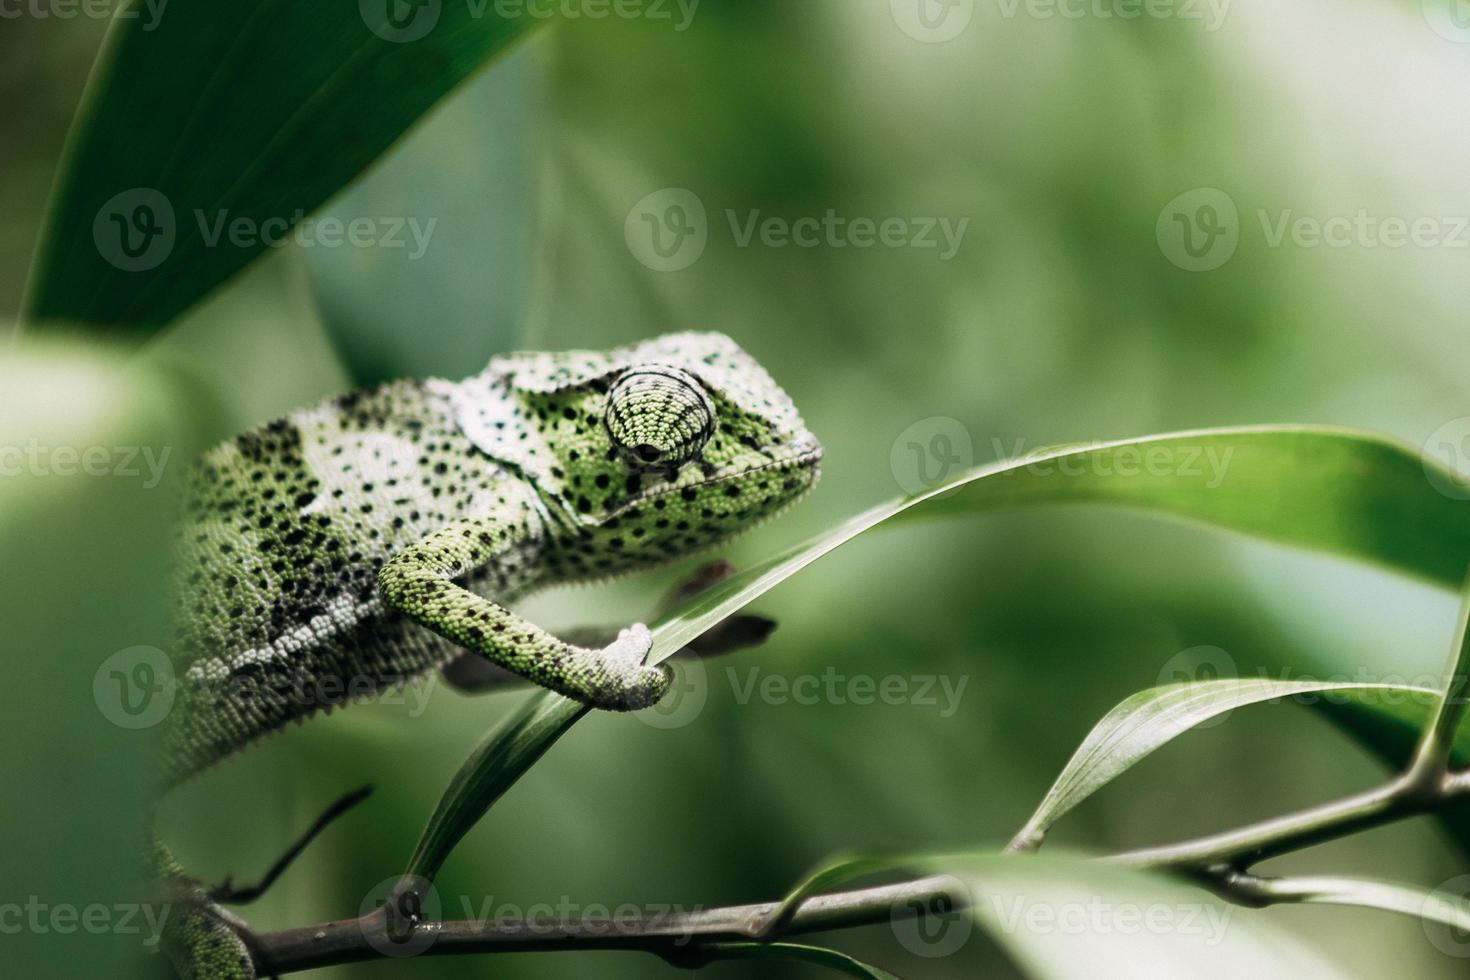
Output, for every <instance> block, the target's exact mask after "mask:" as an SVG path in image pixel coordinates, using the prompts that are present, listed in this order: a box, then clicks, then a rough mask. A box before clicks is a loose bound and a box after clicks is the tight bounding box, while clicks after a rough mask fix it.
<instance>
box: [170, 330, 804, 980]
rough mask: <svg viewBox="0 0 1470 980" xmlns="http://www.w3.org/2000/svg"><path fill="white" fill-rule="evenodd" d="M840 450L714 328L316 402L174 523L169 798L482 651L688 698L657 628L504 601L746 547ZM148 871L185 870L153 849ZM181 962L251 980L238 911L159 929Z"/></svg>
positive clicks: (556, 678)
mask: <svg viewBox="0 0 1470 980" xmlns="http://www.w3.org/2000/svg"><path fill="white" fill-rule="evenodd" d="M821 458H822V448H821V444H820V443H819V442H818V440H817V438H816V437H815V436H814V435H812V433H811V432H809V431H808V430H807V428H806V426H805V425H804V423H803V422H802V419H801V416H800V414H799V413H798V411H797V409H796V407H795V405H794V404H793V402H792V400H791V398H790V397H789V396H788V395H787V394H786V393H785V392H784V391H783V390H782V389H781V388H780V387H779V386H777V384H776V383H775V382H774V381H773V380H772V379H771V377H770V375H769V374H768V373H767V372H766V371H765V369H764V368H762V367H761V366H760V365H759V364H758V363H757V362H756V361H755V359H754V358H752V357H751V356H750V355H749V354H747V353H745V352H744V351H743V350H742V349H741V348H740V347H739V346H737V345H736V344H735V342H734V341H732V340H730V339H729V338H728V337H726V336H724V335H722V334H718V333H695V332H687V333H677V334H670V335H666V336H663V337H658V338H655V339H652V340H648V341H643V342H640V343H635V344H631V345H628V346H625V347H620V348H617V349H615V350H611V351H606V352H594V351H567V352H557V353H539V352H518V353H511V354H505V355H500V356H496V357H494V358H492V359H491V360H490V363H489V365H488V366H487V367H486V368H485V370H483V371H482V372H480V373H479V374H476V375H473V376H471V377H469V378H466V379H464V380H462V381H447V380H443V379H437V378H432V379H411V380H403V381H396V382H390V383H388V384H385V385H383V386H381V387H378V388H376V389H373V390H366V391H356V392H351V393H348V394H344V395H341V396H339V397H335V398H331V399H328V400H325V401H322V402H320V403H318V404H316V405H314V406H311V407H308V408H304V409H301V410H299V411H296V412H294V413H292V414H290V415H288V416H286V417H285V418H282V419H278V420H276V421H273V422H269V423H267V424H265V425H262V426H259V427H257V428H254V429H252V430H250V431H248V432H245V433H243V434H241V435H239V436H237V437H235V438H234V439H231V440H229V441H226V442H225V443H223V444H221V445H219V446H217V447H215V448H214V449H212V450H210V451H209V452H207V453H206V454H204V456H203V457H202V458H201V459H200V460H199V461H198V462H197V463H196V464H195V466H194V467H193V469H192V470H191V473H190V476H189V477H188V479H187V481H186V486H185V491H184V505H183V512H182V516H181V520H180V521H179V524H178V528H179V530H178V535H179V539H178V542H177V546H178V555H179V559H178V561H177V568H178V573H177V574H178V582H177V584H176V589H175V591H176V595H177V606H178V608H177V615H176V619H177V627H176V630H175V633H176V643H177V648H178V650H179V660H178V662H177V664H176V673H177V676H178V678H179V683H178V686H177V694H176V700H175V705H174V708H173V710H172V711H171V712H170V715H169V717H168V719H167V721H166V723H165V728H164V731H163V735H162V740H161V750H160V772H159V783H160V790H161V791H166V790H167V789H168V788H170V787H172V786H174V785H176V784H178V783H179V782H181V781H183V780H186V779H188V778H189V777H191V776H193V775H194V774H196V773H198V772H200V771H202V770H204V769H206V768H208V767H210V766H211V765H213V764H214V763H216V762H218V761H219V760H221V759H223V758H225V757H227V756H229V755H231V754H232V753H234V752H236V751H239V750H240V749H242V748H244V747H246V746H247V745H249V744H251V743H253V742H255V741H257V740H258V739H260V738H262V737H264V736H266V735H268V734H270V733H272V732H275V731H278V730H280V729H281V728H283V727H285V726H286V725H288V724H289V723H291V722H293V721H302V720H304V719H305V718H307V717H310V716H312V715H314V714H317V713H318V712H320V711H323V710H331V709H332V708H333V707H336V706H338V705H340V704H346V703H350V702H352V701H356V700H362V699H364V698H366V697H369V696H371V695H373V694H376V693H378V692H381V691H383V690H384V689H386V688H389V687H391V686H396V685H401V684H404V683H408V682H412V681H414V680H417V679H419V678H422V677H423V676H425V675H426V674H427V673H429V672H431V671H433V670H435V669H436V668H443V667H445V666H446V665H451V664H452V662H454V661H456V660H457V659H460V658H465V657H469V658H476V659H481V660H483V661H485V662H488V663H490V664H494V665H497V666H498V667H500V668H504V670H506V671H509V672H510V673H512V674H514V675H518V676H519V677H521V678H523V679H525V680H527V681H530V682H532V683H533V684H536V685H540V686H541V687H544V688H547V689H550V690H552V691H555V692H557V693H559V694H562V695H565V696H566V697H569V698H572V699H574V700H577V701H579V702H581V703H583V704H586V705H590V706H592V707H594V708H600V709H607V710H612V711H636V710H638V709H641V708H645V707H648V706H650V705H653V704H655V703H657V702H658V701H659V700H660V699H661V698H662V697H663V695H664V694H665V693H666V692H667V691H668V689H669V686H670V684H671V681H672V672H671V669H670V667H669V666H668V665H667V664H659V665H650V664H647V663H645V660H646V658H647V654H648V652H649V649H650V647H651V644H652V634H651V633H650V631H649V630H648V628H647V627H646V626H644V625H643V624H641V623H640V624H633V625H632V626H629V627H627V628H625V629H623V630H622V631H621V632H620V633H618V635H617V636H616V638H614V639H613V640H612V641H611V642H610V643H607V644H605V645H602V646H600V647H595V646H582V645H576V644H574V643H571V642H568V641H567V640H565V639H562V638H558V637H557V636H554V635H552V634H551V633H550V632H548V631H546V630H544V629H542V628H541V627H539V626H537V625H536V624H534V623H532V622H529V621H528V620H526V619H524V618H522V617H520V616H518V615H517V614H516V613H515V612H513V611H512V610H511V608H510V604H511V603H513V602H515V601H516V600H518V599H520V598H523V597H525V596H526V595H528V594H530V593H532V592H534V591H536V590H538V589H543V588H546V587H548V586H553V585H564V584H571V583H581V582H595V581H598V580H602V579H606V578H610V577H613V576H616V575H619V574H623V573H627V572H632V571H636V570H640V569H646V568H652V567H655V566H658V565H661V564H665V563H668V562H670V561H672V560H675V559H679V558H682V557H685V556H687V555H689V554H691V553H693V552H697V551H700V550H703V549H705V548H708V547H711V546H713V545H716V544H718V543H720V542H723V541H726V540H728V539H729V538H731V537H732V536H734V535H736V534H737V533H739V532H741V531H744V530H746V529H748V528H750V527H752V526H754V525H755V524H757V523H759V522H762V521H764V520H766V519H768V518H770V517H773V516H775V515H776V514H777V513H779V512H781V511H783V510H784V509H786V508H787V507H788V506H790V505H791V504H793V503H794V502H795V501H797V500H798V499H799V498H800V497H802V496H803V495H804V494H805V493H806V492H807V491H808V490H810V489H811V487H812V486H813V485H814V484H815V483H816V481H817V479H818V476H819V473H820V463H821ZM153 867H154V874H155V875H156V876H158V877H163V878H169V879H178V880H183V879H182V872H181V869H179V868H178V866H177V865H176V864H175V863H174V862H173V859H172V858H171V856H169V854H168V852H167V849H166V848H164V847H163V845H162V844H159V843H156V842H155V857H154V862H153ZM165 940H166V941H165V946H166V948H168V950H169V953H170V956H171V958H172V959H173V960H174V963H175V967H176V969H178V970H179V972H180V973H181V975H183V976H185V977H199V978H208V980H227V978H236V977H240V978H248V977H251V976H253V975H254V973H253V969H252V968H251V965H250V964H251V961H250V956H249V953H248V948H247V946H246V944H245V941H244V939H243V938H242V937H241V935H240V930H239V929H238V928H237V927H236V923H234V921H233V917H232V916H230V915H229V913H226V912H224V911H223V910H221V909H218V908H217V907H215V906H211V905H209V904H207V903H200V904H199V905H197V906H196V907H194V908H193V909H191V910H190V911H188V912H187V913H186V915H185V916H184V917H183V919H182V921H181V922H180V923H179V924H178V925H177V928H176V929H175V930H173V934H172V935H171V936H169V935H166V936H165Z"/></svg>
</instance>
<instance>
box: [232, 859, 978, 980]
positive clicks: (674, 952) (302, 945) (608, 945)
mask: <svg viewBox="0 0 1470 980" xmlns="http://www.w3.org/2000/svg"><path fill="white" fill-rule="evenodd" d="M945 899H949V901H944V900H945ZM778 904H779V903H777V902H763V903H761V904H758V905H735V906H727V907H724V908H715V909H702V910H698V911H694V912H680V913H671V914H668V915H657V916H639V917H637V918H632V917H629V918H620V919H618V920H616V921H606V920H601V921H598V922H585V921H584V922H580V923H577V922H567V921H558V922H555V923H551V922H546V921H537V920H535V919H527V918H524V917H517V918H506V919H487V920H482V921H472V920H461V921H452V922H433V921H430V922H425V923H423V924H422V925H420V926H419V927H418V929H417V930H415V932H414V937H413V940H412V942H413V944H414V948H415V949H419V947H422V949H421V955H426V956H446V955H456V954H460V955H462V954H468V953H512V952H533V951H542V952H545V951H568V950H589V949H615V950H638V951H643V952H647V953H653V954H655V955H657V956H661V957H663V958H665V959H668V960H670V961H672V962H676V963H681V964H683V963H689V962H698V960H699V959H700V955H701V953H700V950H701V947H704V946H708V945H710V944H714V943H727V942H742V941H746V942H748V941H750V940H752V939H754V938H755V937H756V936H757V935H758V933H759V931H760V929H761V926H762V924H763V923H764V922H765V921H766V920H767V918H768V917H769V916H770V915H771V913H772V912H774V911H775V909H776V908H777V907H778ZM962 904H963V900H962V896H956V894H955V887H954V879H953V878H950V877H948V876H945V875H933V876H928V877H924V878H918V879H915V880H912V881H904V882H899V883H896V884H892V885H882V886H878V887H873V888H862V889H855V890H849V891H843V892H836V893H833V894H830V895H818V896H814V897H813V898H811V899H809V900H808V901H806V902H805V903H803V904H802V906H801V908H800V909H798V910H797V912H796V913H795V914H794V915H793V916H792V917H791V919H790V921H789V922H788V923H787V925H786V928H785V929H783V930H782V935H798V934H802V933H810V932H820V931H824V930H828V929H845V928H851V927H853V926H863V925H873V924H875V923H882V922H890V921H893V920H895V919H905V918H913V917H915V916H920V915H925V914H927V913H928V911H929V910H930V909H931V908H941V907H942V908H943V909H944V910H945V911H946V912H948V911H950V910H953V909H955V908H958V907H962ZM386 918H387V917H386V915H385V914H384V913H383V911H382V910H381V909H380V910H378V911H376V912H373V913H370V914H368V915H366V916H363V917H361V918H358V919H343V920H341V921H338V922H328V923H323V924H320V925H314V926H303V927H301V928H296V929H285V930H282V931H280V932H271V933H264V934H261V935H258V936H256V937H255V951H256V969H257V971H258V972H260V973H261V974H262V975H264V974H272V973H274V974H286V973H296V972H299V971H301V970H310V969H316V968H320V967H324V966H332V965H336V964H341V963H357V962H361V961H363V960H370V959H382V958H388V957H390V956H391V955H392V950H393V945H392V943H391V941H390V940H389V939H388V936H387V932H386ZM385 951H386V952H385Z"/></svg>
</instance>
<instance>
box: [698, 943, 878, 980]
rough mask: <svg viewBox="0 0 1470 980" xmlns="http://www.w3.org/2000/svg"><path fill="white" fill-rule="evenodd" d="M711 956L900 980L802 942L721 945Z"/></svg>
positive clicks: (867, 979)
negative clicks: (788, 962) (780, 962)
mask: <svg viewBox="0 0 1470 980" xmlns="http://www.w3.org/2000/svg"><path fill="white" fill-rule="evenodd" d="M710 954H711V955H713V956H716V957H719V958H721V959H759V958H763V957H770V958H772V959H787V960H798V961H801V962H804V963H814V964H816V965H817V966H825V967H827V968H828V969H830V970H835V971H836V972H838V973H845V974H847V975H848V976H850V977H858V978H859V980H899V978H898V977H896V976H895V975H893V974H892V973H889V972H888V971H887V970H880V969H878V968H877V967H876V966H870V965H868V964H867V963H862V962H860V961H858V960H855V959H853V958H852V957H851V956H848V955H847V954H846V953H839V952H838V951H837V950H835V949H824V948H823V947H821V946H806V945H802V944H799V943H719V944H718V945H716V946H715V947H714V948H713V949H711V950H710Z"/></svg>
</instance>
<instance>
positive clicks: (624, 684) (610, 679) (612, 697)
mask: <svg viewBox="0 0 1470 980" xmlns="http://www.w3.org/2000/svg"><path fill="white" fill-rule="evenodd" d="M652 647H653V633H652V632H650V631H649V629H648V627H647V626H644V625H643V624H642V623H635V624H634V625H632V626H629V627H628V628H627V629H625V630H622V631H620V632H619V633H618V638H617V639H616V640H613V641H612V642H611V643H609V644H608V645H607V646H605V647H603V648H602V649H601V650H599V651H596V653H595V656H597V657H598V658H599V659H600V660H601V661H602V664H603V665H604V667H605V669H606V675H605V676H604V677H602V678H599V682H598V683H597V684H596V685H595V686H594V687H593V688H592V689H591V690H590V691H589V692H588V696H587V697H586V698H584V699H583V700H585V702H586V703H587V704H590V705H591V706H592V707H594V708H601V709H603V710H604V711H639V710H641V709H643V708H648V707H652V706H653V705H655V704H658V702H659V701H661V700H662V699H663V696H664V695H665V694H667V693H668V692H669V686H670V685H671V684H673V682H674V670H673V668H672V667H670V666H669V665H668V664H656V665H653V664H645V663H644V662H643V660H644V658H645V657H647V656H648V651H649V650H650V649H651V648H652Z"/></svg>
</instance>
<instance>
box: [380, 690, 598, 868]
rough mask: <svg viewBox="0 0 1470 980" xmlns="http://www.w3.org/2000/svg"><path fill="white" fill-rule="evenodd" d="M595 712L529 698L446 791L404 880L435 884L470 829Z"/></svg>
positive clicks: (553, 698)
mask: <svg viewBox="0 0 1470 980" xmlns="http://www.w3.org/2000/svg"><path fill="white" fill-rule="evenodd" d="M590 710H592V709H591V708H588V707H586V706H584V705H580V704H578V703H577V702H575V701H572V700H569V699H567V698H564V697H562V696H561V695H559V694H553V693H551V692H550V691H543V692H541V693H539V694H533V695H532V696H531V697H529V698H527V699H526V701H525V703H524V704H522V706H521V708H520V710H519V711H517V712H516V713H515V714H513V715H511V716H510V717H509V718H506V719H505V720H504V721H502V722H501V723H500V724H499V725H497V726H496V727H495V728H494V729H492V730H491V732H490V734H489V735H487V736H485V738H484V740H483V741H482V742H481V743H480V745H479V746H478V747H477V748H476V749H475V751H474V752H473V753H472V754H471V755H470V757H469V758H468V759H466V760H465V762H464V765H462V766H460V768H459V772H457V773H456V774H455V776H454V779H453V780H452V781H451V782H450V784H449V786H448V788H447V789H445V791H444V795H443V796H442V797H441V798H440V800H439V804H438V806H437V807H436V808H435V810H434V813H433V815H432V816H431V817H430V818H429V822H428V824H427V826H425V827H424V832H423V834H422V835H421V836H420V837H419V842H418V844H417V845H416V846H415V847H414V851H413V856H412V857H411V858H410V859H409V862H408V869H407V871H405V872H404V876H405V877H406V878H412V879H415V880H417V881H421V882H426V883H427V882H432V881H433V880H434V877H435V876H436V875H437V874H438V873H439V869H440V868H441V867H442V866H443V865H444V861H445V859H446V858H448V857H449V853H450V852H451V851H453V850H454V847H455V845H456V844H458V843H459V842H460V840H462V839H463V838H464V835H465V834H467V833H469V831H470V828H472V827H473V826H474V825H475V824H476V823H478V822H479V820H480V818H481V817H482V816H484V814H485V812H486V811H487V810H489V809H490V807H491V806H492V805H493V804H494V803H495V801H496V800H498V799H500V798H501V797H502V796H504V795H505V792H506V790H508V789H510V787H511V786H513V785H514V784H515V782H516V780H518V779H520V778H521V775H522V774H523V773H524V772H525V771H526V770H527V769H530V768H531V766H533V765H535V763H536V760H538V759H540V758H541V756H542V755H544V754H545V753H546V750H547V749H549V748H551V746H552V745H553V744H555V742H556V740H557V739H559V738H561V737H562V736H563V735H565V734H566V732H567V730H568V729H569V728H571V727H572V725H574V724H576V722H577V720H578V719H579V718H581V717H582V716H583V715H585V714H586V713H587V712H588V711H590Z"/></svg>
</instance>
